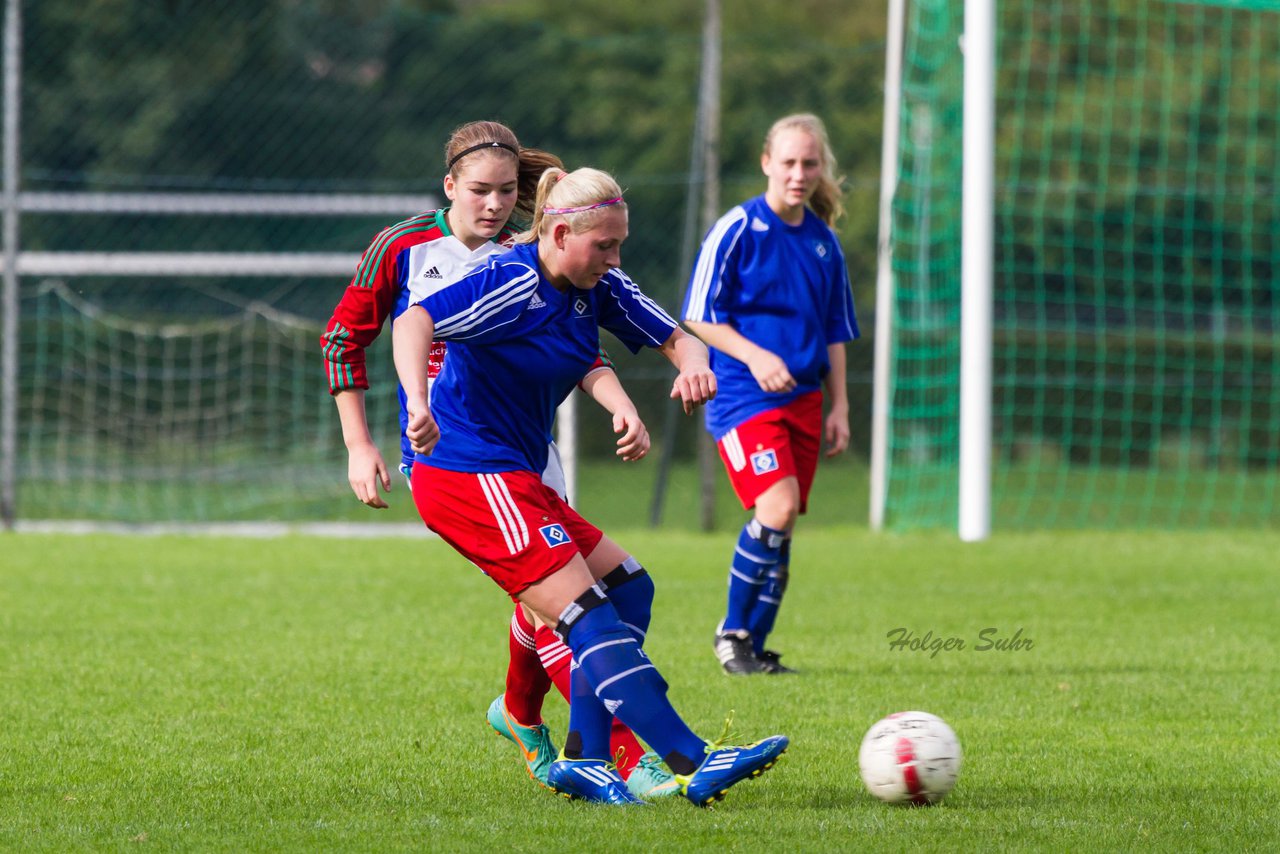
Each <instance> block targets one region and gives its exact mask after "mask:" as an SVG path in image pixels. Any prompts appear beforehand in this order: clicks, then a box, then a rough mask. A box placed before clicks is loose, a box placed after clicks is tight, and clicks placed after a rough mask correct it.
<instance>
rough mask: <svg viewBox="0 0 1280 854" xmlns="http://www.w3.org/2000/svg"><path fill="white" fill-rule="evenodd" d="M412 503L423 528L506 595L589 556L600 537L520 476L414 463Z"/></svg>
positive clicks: (533, 480)
mask: <svg viewBox="0 0 1280 854" xmlns="http://www.w3.org/2000/svg"><path fill="white" fill-rule="evenodd" d="M412 484H413V489H412V492H413V503H414V504H416V505H417V507H418V513H419V514H420V515H421V516H422V521H424V522H426V523H427V527H428V528H430V529H431V530H433V531H435V532H436V533H437V534H439V535H440V538H441V539H443V540H444V541H445V542H447V543H448V544H449V545H451V546H453V547H454V548H455V549H457V550H458V553H459V554H461V555H462V556H463V557H465V558H466V559H467V560H469V561H471V562H472V563H474V564H475V565H476V566H478V567H480V569H481V570H482V571H483V572H484V574H485V575H487V576H489V577H490V578H492V579H493V580H494V581H496V582H497V583H498V586H499V587H501V588H502V589H503V590H505V591H506V592H507V594H508V595H509V596H510V597H511V598H512V599H514V598H516V595H517V594H518V593H520V592H521V591H522V590H524V589H525V588H526V587H528V586H529V585H531V584H534V583H536V582H538V581H541V580H542V579H544V578H546V577H547V576H549V575H551V574H552V573H554V572H556V571H557V570H559V569H561V568H563V567H564V566H565V565H566V564H567V563H569V561H570V560H572V559H573V557H574V556H575V555H577V554H579V553H581V554H583V555H589V554H591V552H592V551H594V550H595V547H596V546H597V545H599V544H600V540H601V538H602V537H603V536H604V534H603V533H602V532H601V531H600V529H599V528H597V527H596V526H594V525H592V524H591V523H590V522H588V521H587V520H586V519H583V518H582V517H581V516H579V515H578V513H577V511H575V510H574V509H573V508H572V507H570V506H569V505H568V504H566V503H565V502H564V499H562V498H561V497H560V496H559V495H557V494H556V492H555V490H554V489H551V488H550V487H548V486H546V485H545V484H543V482H542V479H541V478H540V477H539V476H538V475H536V474H534V473H533V472H528V471H507V472H500V473H492V474H483V473H470V472H456V471H446V470H444V469H438V468H433V467H431V466H424V465H422V464H421V463H414V466H413V480H412Z"/></svg>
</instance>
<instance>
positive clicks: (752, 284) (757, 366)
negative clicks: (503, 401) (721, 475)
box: [684, 114, 858, 675]
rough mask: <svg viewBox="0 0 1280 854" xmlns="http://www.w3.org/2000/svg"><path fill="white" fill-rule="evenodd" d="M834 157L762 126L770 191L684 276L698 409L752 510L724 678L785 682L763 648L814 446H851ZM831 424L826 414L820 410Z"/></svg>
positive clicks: (740, 544)
mask: <svg viewBox="0 0 1280 854" xmlns="http://www.w3.org/2000/svg"><path fill="white" fill-rule="evenodd" d="M835 166H836V162H835V157H834V155H833V154H832V152H831V146H830V143H829V142H828V141H827V132H826V128H825V127H824V126H823V124H822V122H821V121H820V120H819V119H818V117H817V116H814V115H810V114H797V115H791V116H787V117H785V118H782V119H779V120H778V121H777V122H775V123H774V125H773V127H771V128H770V129H769V132H768V134H767V135H766V136H765V140H764V150H763V152H762V153H761V156H760V168H761V171H763V172H764V175H765V178H766V179H767V183H766V188H765V192H764V194H763V195H761V196H757V197H756V198H754V199H750V200H748V201H746V202H744V203H742V204H741V205H738V206H736V207H734V208H733V209H732V210H730V211H729V212H728V213H726V214H725V215H724V216H723V217H721V218H720V220H719V221H718V222H717V223H716V224H715V226H713V227H712V229H711V231H710V233H708V235H707V237H706V239H705V240H704V242H703V244H702V249H701V251H700V253H699V256H698V261H697V263H696V264H695V266H694V270H693V273H692V275H691V277H690V280H689V289H688V292H687V294H686V297H685V305H684V318H685V324H686V325H687V326H688V327H689V329H690V330H691V331H692V332H693V333H694V334H695V335H697V336H698V337H699V338H701V339H702V340H703V341H705V342H706V343H707V345H708V346H709V347H710V348H711V366H712V369H713V370H714V371H715V374H716V379H717V381H718V384H719V393H718V395H717V397H716V399H715V400H714V401H712V402H711V403H710V404H709V405H708V407H707V429H708V430H709V431H710V432H711V434H712V436H713V437H715V439H716V443H717V445H718V447H719V450H720V456H721V459H722V460H723V462H724V465H725V470H726V472H727V473H728V475H729V481H730V483H731V484H732V485H733V488H734V491H735V492H736V493H737V495H738V498H739V499H740V500H741V502H742V506H743V508H744V509H747V510H754V514H753V516H752V518H751V519H750V520H748V521H747V523H746V524H745V525H744V526H743V528H742V531H741V533H740V534H739V536H738V541H737V544H736V545H735V548H734V552H733V556H732V558H731V561H730V566H729V593H728V604H727V608H726V612H725V617H724V619H723V620H722V621H721V623H720V625H719V626H718V627H717V629H716V634H715V652H716V657H717V658H718V659H719V661H720V664H721V666H722V667H723V668H724V670H725V672H726V673H729V674H732V675H745V674H751V673H774V674H777V673H789V672H792V671H791V669H790V668H788V667H786V666H784V665H783V664H782V663H781V661H780V660H779V659H780V655H779V654H778V653H777V652H775V651H773V650H770V649H767V648H766V647H765V639H766V638H767V637H768V635H769V633H770V632H771V631H772V629H773V625H774V620H775V619H776V617H777V614H778V608H779V606H780V605H781V603H782V595H783V593H784V592H785V590H786V587H787V581H788V576H789V568H790V553H791V533H792V530H793V528H794V527H795V523H796V518H797V517H798V516H799V515H800V514H801V513H803V512H805V510H806V506H807V502H808V497H809V490H810V487H811V486H812V484H813V476H814V471H815V469H816V467H817V461H818V454H819V450H820V447H821V445H822V443H823V441H824V440H825V443H826V446H827V456H828V457H830V456H834V455H836V454H839V453H841V452H843V451H844V450H845V449H846V448H847V447H848V445H849V400H848V395H847V392H846V388H845V342H847V341H850V340H853V339H854V338H857V337H858V323H857V319H856V318H855V316H854V309H853V297H852V294H851V293H850V288H849V278H848V271H847V269H846V267H845V263H844V254H843V252H842V251H841V249H840V241H839V238H838V237H837V236H836V233H835V231H834V230H833V227H834V225H835V222H836V220H837V219H838V218H839V217H840V216H841V215H842V214H843V212H844V208H843V205H842V203H841V189H840V184H839V181H838V180H837V179H836V177H835ZM824 399H825V403H826V409H827V414H826V417H825V418H824V417H823V415H822V409H823V403H824Z"/></svg>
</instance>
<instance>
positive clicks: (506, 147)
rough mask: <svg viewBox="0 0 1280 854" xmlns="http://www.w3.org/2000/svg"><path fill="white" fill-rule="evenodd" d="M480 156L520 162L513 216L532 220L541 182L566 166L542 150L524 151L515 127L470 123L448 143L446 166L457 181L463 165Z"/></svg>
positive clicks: (460, 129) (517, 169) (457, 131)
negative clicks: (553, 169)
mask: <svg viewBox="0 0 1280 854" xmlns="http://www.w3.org/2000/svg"><path fill="white" fill-rule="evenodd" d="M476 154H486V155H489V156H493V157H511V158H514V159H515V161H516V206H515V210H514V211H513V212H512V216H518V217H519V218H520V219H521V220H522V221H528V220H529V219H531V218H532V216H533V208H534V201H533V200H534V196H535V195H536V194H537V191H538V179H539V178H541V177H542V173H543V172H545V171H546V170H547V169H549V168H551V167H562V166H563V165H564V164H563V163H561V162H560V158H559V157H556V156H555V155H554V154H551V153H550V152H546V151H542V150H541V149H538V148H524V147H523V146H521V145H520V140H518V139H516V135H515V133H514V132H513V131H512V130H511V128H509V127H507V126H506V125H504V124H502V123H501V122H488V121H480V122H468V123H467V124H465V125H462V126H460V127H458V128H457V129H456V130H454V132H453V133H452V134H451V135H450V137H449V141H448V142H446V143H445V144H444V165H445V169H446V170H447V171H448V174H450V175H452V176H453V178H454V180H457V178H458V171H459V169H461V168H462V166H461V165H462V164H464V163H466V162H467V160H468V159H470V158H471V157H473V156H474V155H476Z"/></svg>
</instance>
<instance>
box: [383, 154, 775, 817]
mask: <svg viewBox="0 0 1280 854" xmlns="http://www.w3.org/2000/svg"><path fill="white" fill-rule="evenodd" d="M627 232H628V217H627V207H626V203H625V201H624V200H623V198H622V191H621V189H620V188H619V187H618V185H617V182H616V181H614V180H613V178H612V177H610V176H609V175H607V174H606V173H603V172H600V171H598V170H594V169H580V170H577V171H575V172H570V173H565V172H564V171H563V170H559V169H549V170H547V172H546V173H544V175H543V177H542V180H541V181H540V183H539V186H538V193H537V197H536V202H535V207H534V222H533V226H532V228H531V230H530V232H528V233H527V234H525V235H522V236H521V237H520V238H519V240H518V243H517V245H516V247H515V248H513V249H512V250H511V251H509V252H506V253H504V254H502V255H498V256H495V257H493V258H491V259H490V260H489V262H488V263H487V265H486V266H485V267H483V268H482V269H479V270H477V271H475V272H473V273H471V274H470V275H468V276H466V277H465V278H463V279H461V280H460V281H459V282H457V283H456V284H455V285H452V286H450V287H448V288H445V289H442V290H440V291H438V292H435V293H432V294H429V295H427V296H426V297H424V298H423V299H422V300H421V301H420V302H418V303H416V304H415V305H413V306H411V307H410V308H408V309H407V310H406V311H405V312H404V314H403V315H401V318H400V321H399V322H398V323H397V324H396V326H395V328H394V329H393V332H392V334H393V342H394V351H395V363H396V369H397V372H398V373H399V375H400V382H401V384H402V385H403V387H404V390H405V395H406V403H407V409H408V413H409V421H408V425H407V428H406V435H407V436H408V437H409V439H410V441H411V443H412V445H413V448H414V450H415V451H416V453H417V456H416V458H415V462H414V466H413V495H414V500H415V503H416V504H417V505H418V511H419V513H420V514H421V515H422V518H423V521H424V522H426V524H427V525H428V526H429V527H430V528H431V529H432V530H433V531H435V532H436V533H438V534H439V535H440V537H441V538H442V539H444V540H445V541H446V542H448V543H449V544H450V545H452V546H453V547H454V549H456V550H457V551H458V552H459V553H460V554H462V555H463V556H464V557H466V558H467V559H468V560H470V561H471V562H472V563H474V564H475V565H477V566H479V567H480V568H481V569H483V570H484V572H485V574H486V575H488V576H489V578H490V579H491V580H493V581H494V582H495V583H497V584H498V585H499V586H500V587H501V588H502V589H503V590H504V591H505V592H506V593H507V594H508V595H509V596H510V597H511V598H513V599H515V600H516V601H518V602H521V603H523V604H524V605H527V606H528V607H529V608H530V609H532V610H533V611H534V612H535V613H536V614H537V615H538V616H539V618H540V619H541V620H542V621H543V622H544V623H546V624H547V625H549V626H553V627H554V628H555V631H556V632H557V634H559V635H560V637H561V638H562V639H563V641H564V643H565V644H566V645H567V646H568V647H569V648H570V649H571V650H572V653H573V660H574V664H575V667H574V669H573V672H572V696H571V698H570V706H569V732H568V735H567V736H566V738H565V745H564V748H563V749H562V751H561V755H560V758H559V759H558V760H557V761H556V762H555V763H553V764H552V766H551V768H550V770H549V772H548V782H549V783H550V785H551V786H552V787H553V788H555V789H556V790H557V791H559V792H561V793H562V794H564V795H566V796H568V797H576V798H583V799H586V800H591V801H596V802H601V803H611V804H620V805H621V804H639V803H644V802H643V801H642V800H640V799H638V798H636V797H635V796H634V795H632V794H631V793H630V792H628V790H627V787H626V786H625V785H624V784H623V782H622V780H621V778H620V777H619V776H618V774H617V771H616V769H615V767H614V765H613V762H612V761H611V757H610V755H609V728H610V725H611V722H612V720H613V718H614V716H615V715H616V716H617V717H618V718H620V719H621V720H622V721H623V722H624V723H626V724H627V725H628V726H629V727H630V728H631V729H632V730H634V731H635V733H636V734H637V735H638V736H640V737H641V738H642V739H643V740H644V741H645V742H646V743H647V744H649V746H650V747H651V748H652V749H653V750H654V751H655V752H656V753H657V754H658V755H659V756H661V757H662V759H663V761H664V763H665V764H666V765H667V766H668V767H669V769H670V770H671V772H672V773H674V774H675V776H676V780H677V781H678V783H679V787H680V792H681V793H682V794H683V795H684V796H685V797H687V798H688V799H689V800H690V801H692V802H693V803H695V804H698V805H706V804H710V803H711V802H713V801H714V800H716V799H718V798H720V797H722V796H723V795H724V793H725V791H726V790H727V789H728V788H729V787H730V786H732V785H734V784H736V783H738V782H741V781H742V780H746V779H749V778H751V777H754V776H758V775H759V774H760V773H762V772H763V771H764V770H766V769H768V768H769V767H771V766H772V765H773V764H774V763H775V762H776V761H777V759H778V757H779V756H780V755H781V754H782V752H783V751H785V750H786V748H787V744H788V740H787V738H786V737H785V736H772V737H770V738H767V739H763V740H762V741H759V742H756V743H754V744H751V745H746V746H742V747H726V746H722V745H721V744H720V743H719V742H713V743H708V742H706V741H705V740H703V739H701V738H699V737H698V736H697V735H696V734H695V733H694V732H693V731H692V730H691V729H690V728H689V727H688V725H687V724H685V722H684V721H683V720H682V719H681V718H680V716H679V715H678V714H677V713H676V711H675V709H674V708H673V707H672V705H671V703H670V701H669V700H668V699H667V683H666V682H665V681H664V680H663V679H662V677H661V675H660V674H659V673H658V670H657V668H656V667H655V666H654V665H653V663H652V662H650V661H649V659H648V657H647V656H646V655H645V653H644V651H643V649H642V644H643V641H644V637H645V633H646V631H647V629H648V625H649V620H650V612H651V608H652V603H653V581H652V579H651V578H650V577H649V575H648V573H646V572H645V570H644V568H643V567H642V566H640V564H639V563H638V562H637V561H636V560H635V559H634V558H633V557H632V556H631V555H630V554H628V553H627V552H626V551H625V550H623V549H622V548H621V547H620V546H618V545H617V544H616V543H614V542H613V541H612V540H610V539H609V538H608V537H606V536H605V535H604V533H603V532H602V531H600V529H598V528H596V527H595V526H593V525H592V524H591V523H590V522H588V521H587V520H586V519H584V518H583V517H582V516H581V515H580V514H579V513H578V512H577V511H576V510H575V509H574V508H571V507H569V505H568V504H566V503H565V502H564V500H563V499H562V498H561V497H560V496H559V495H557V494H556V493H555V491H554V490H552V489H549V488H548V487H547V486H546V485H545V484H543V483H542V481H541V479H540V476H539V472H540V471H541V469H542V467H543V466H544V465H545V462H546V442H545V438H544V437H545V436H546V435H547V433H548V432H549V430H550V427H551V423H552V420H553V419H554V417H555V410H556V407H557V406H558V405H559V404H560V402H561V401H562V400H563V399H564V396H565V395H567V394H568V393H570V391H571V389H572V388H573V386H574V384H575V383H576V381H577V378H578V377H581V376H582V373H583V371H584V369H585V368H586V366H588V365H589V364H590V363H591V362H592V360H593V359H594V358H595V353H596V352H597V350H598V348H599V328H601V327H603V328H605V329H608V330H609V331H610V332H612V333H613V334H614V335H615V336H616V337H617V338H618V339H619V340H620V341H621V342H622V343H623V344H624V345H625V346H627V347H628V348H629V349H631V350H632V351H638V350H639V349H640V347H645V346H647V347H650V348H653V349H657V350H658V351H659V352H661V353H663V355H665V356H666V357H667V358H668V359H669V360H670V361H671V362H672V364H674V365H675V366H676V368H677V371H678V374H677V377H676V380H675V382H674V384H673V387H672V391H671V395H672V397H673V398H679V399H680V400H681V401H682V402H683V403H684V405H685V409H686V411H690V410H691V409H692V408H694V407H696V406H699V405H702V404H704V403H705V402H706V401H707V400H709V399H711V398H712V397H713V396H714V395H715V390H716V385H715V378H714V376H713V375H712V374H711V372H710V370H709V368H708V365H707V358H708V356H707V349H706V347H705V346H703V345H702V343H701V342H699V341H698V340H697V339H696V338H694V337H693V336H691V335H688V334H687V333H685V332H684V331H683V330H681V329H680V328H679V326H678V324H676V322H675V321H674V320H672V319H671V317H670V316H669V315H668V314H667V313H666V312H664V311H663V310H662V309H661V308H660V307H659V306H658V305H657V304H656V303H655V302H653V300H651V299H650V298H649V297H647V296H646V295H645V294H644V293H643V292H642V291H641V290H640V289H639V288H638V287H637V286H636V284H635V283H634V282H633V281H632V280H631V279H630V278H628V277H627V275H626V274H625V273H623V272H622V270H620V269H618V265H619V263H620V255H621V246H622V243H623V241H624V240H625V239H626V237H627ZM437 339H443V340H447V341H448V342H449V358H448V359H447V360H446V361H445V366H444V369H443V370H442V371H441V373H440V375H439V376H438V377H437V378H436V381H435V383H434V385H432V386H431V388H430V393H429V395H428V384H427V370H426V356H427V353H428V352H429V350H430V347H431V345H432V343H433V342H434V341H435V340H437Z"/></svg>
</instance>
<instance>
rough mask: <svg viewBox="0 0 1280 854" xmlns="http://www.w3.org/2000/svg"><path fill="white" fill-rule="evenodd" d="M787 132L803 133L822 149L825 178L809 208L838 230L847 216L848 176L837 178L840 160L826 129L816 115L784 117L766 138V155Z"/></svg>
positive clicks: (810, 199)
mask: <svg viewBox="0 0 1280 854" xmlns="http://www.w3.org/2000/svg"><path fill="white" fill-rule="evenodd" d="M784 130H802V131H804V132H805V133H807V134H809V135H810V136H812V137H813V138H814V139H815V140H817V141H818V145H819V146H820V147H821V148H822V177H821V178H819V179H818V186H817V187H816V188H815V189H814V191H813V195H812V196H810V197H809V207H811V208H813V212H814V213H816V214H817V215H818V216H819V217H820V218H821V219H822V221H823V222H825V223H826V224H827V225H829V226H831V227H832V228H835V224H836V220H838V219H839V218H840V217H842V216H844V201H843V199H844V187H843V184H844V176H843V175H841V176H840V177H838V178H837V177H836V156H835V153H834V152H832V150H831V142H830V140H829V139H828V138H827V128H826V125H824V124H823V123H822V119H820V118H818V117H817V116H815V115H813V114H812V113H795V114H793V115H790V116H783V117H782V118H780V119H778V120H777V121H776V122H774V123H773V127H771V128H769V132H768V133H767V134H765V135H764V150H763V152H762V153H763V154H769V153H770V151H769V149H770V147H771V146H772V145H773V140H774V138H775V137H776V136H777V135H778V133H779V132H781V131H784Z"/></svg>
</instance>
